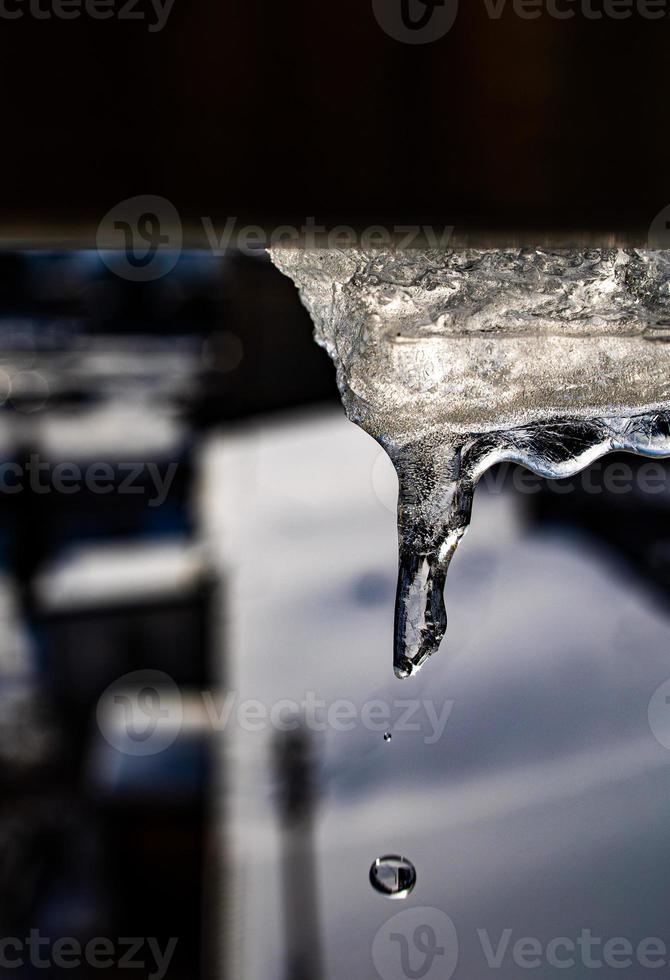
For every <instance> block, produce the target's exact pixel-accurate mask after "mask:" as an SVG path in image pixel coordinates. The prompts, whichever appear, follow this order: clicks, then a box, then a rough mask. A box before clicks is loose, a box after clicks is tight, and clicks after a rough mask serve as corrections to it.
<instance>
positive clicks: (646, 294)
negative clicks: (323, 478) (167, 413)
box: [273, 248, 670, 677]
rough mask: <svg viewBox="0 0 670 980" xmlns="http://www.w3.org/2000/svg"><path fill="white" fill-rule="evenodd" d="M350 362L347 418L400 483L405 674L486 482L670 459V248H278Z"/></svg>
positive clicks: (439, 606) (425, 647)
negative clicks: (497, 472) (492, 471)
mask: <svg viewBox="0 0 670 980" xmlns="http://www.w3.org/2000/svg"><path fill="white" fill-rule="evenodd" d="M273 259H274V261H275V263H276V264H277V266H278V267H279V268H280V269H281V270H282V271H284V272H285V273H286V274H287V275H289V276H291V278H292V279H293V280H294V281H295V283H296V284H297V286H298V287H299V290H300V294H301V297H302V300H303V302H304V304H305V306H306V307H307V308H308V310H309V311H310V313H311V315H312V318H313V320H314V323H315V330H316V339H317V341H318V342H319V343H320V344H322V346H324V347H325V348H326V350H327V351H328V352H329V354H330V355H331V357H332V358H333V361H334V362H335V366H336V368H337V377H338V385H339V388H340V392H341V395H342V400H343V403H344V407H345V410H346V413H347V415H348V416H349V418H350V419H351V420H352V421H354V422H356V423H357V424H358V425H360V426H362V428H364V429H365V430H366V431H367V432H368V433H370V435H372V436H373V437H374V438H375V439H377V440H378V442H379V443H380V445H381V446H382V447H383V448H384V449H385V450H386V452H387V453H388V455H389V457H390V458H391V461H392V462H393V464H394V466H395V469H396V472H397V474H398V481H399V495H398V531H399V534H398V537H399V574H398V587H397V595H396V613H395V640H394V669H395V673H396V674H397V676H399V677H408V676H410V675H411V674H413V673H414V672H416V671H417V670H418V669H419V668H420V667H421V666H422V665H423V664H424V663H425V662H426V660H427V659H428V658H429V657H430V656H431V654H433V653H434V652H435V651H436V650H437V648H438V647H439V645H440V642H441V640H442V638H443V636H444V634H445V631H446V628H447V614H446V608H445V603H444V586H445V581H446V575H447V569H448V567H449V563H450V562H451V559H452V557H453V555H454V552H455V551H456V548H457V546H458V544H459V542H460V540H461V538H462V537H463V535H464V534H465V532H466V530H467V528H468V524H469V522H470V513H471V509H472V502H473V496H474V491H475V487H476V484H477V481H478V480H479V479H480V477H481V476H482V474H483V473H484V472H485V471H486V470H487V469H488V468H489V467H491V466H493V465H494V464H496V463H499V462H502V461H510V462H514V463H518V464H521V465H523V466H526V467H528V468H529V469H530V470H532V471H533V472H534V473H537V474H539V475H540V476H544V477H547V478H552V479H559V478H564V477H570V476H573V475H574V474H575V473H577V472H578V471H579V470H581V469H583V468H584V467H586V466H588V465H589V464H590V463H592V462H593V461H594V460H596V459H597V458H599V457H600V456H602V455H604V454H605V453H607V452H610V451H613V450H624V451H628V452H634V453H640V454H642V455H646V456H667V455H670V251H664V250H652V249H638V248H563V249H540V248H504V249H501V248H489V249H474V248H461V249H458V248H453V249H442V250H427V251H424V250H420V249H411V250H406V251H402V250H388V251H377V252H375V251H362V250H359V249H346V250H342V249H340V250H338V249H316V248H315V249H311V250H308V249H300V248H282V249H274V250H273Z"/></svg>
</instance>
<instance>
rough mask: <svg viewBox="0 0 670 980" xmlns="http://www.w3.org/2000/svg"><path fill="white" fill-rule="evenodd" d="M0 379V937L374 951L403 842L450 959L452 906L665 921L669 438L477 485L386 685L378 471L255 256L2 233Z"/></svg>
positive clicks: (633, 922)
mask: <svg viewBox="0 0 670 980" xmlns="http://www.w3.org/2000/svg"><path fill="white" fill-rule="evenodd" d="M0 400H1V403H2V404H1V407H0V452H1V458H0V504H1V506H0V562H1V577H0V627H1V631H0V779H1V780H2V802H1V803H0V936H2V937H8V936H10V937H26V936H28V935H29V933H30V930H31V929H37V930H39V931H40V934H41V935H43V936H47V937H51V938H52V939H54V938H56V937H76V938H77V939H78V940H79V941H80V942H82V943H85V942H88V941H89V940H90V939H91V938H92V937H100V936H103V937H113V938H115V937H124V936H125V937H154V938H155V939H156V940H157V941H158V942H159V944H160V948H161V949H165V948H166V947H167V945H168V943H169V941H170V939H171V938H175V939H177V940H178V941H177V944H176V946H175V948H174V950H173V955H172V956H171V958H170V962H169V969H168V970H167V973H166V974H165V975H167V976H168V977H170V978H174V980H182V978H183V980H187V978H188V980H193V978H197V977H221V978H229V977H235V978H245V980H246V978H249V980H277V978H286V980H300V978H302V977H309V978H310V980H319V978H320V977H322V978H324V980H326V978H333V980H336V978H341V977H347V978H361V980H363V978H365V980H367V978H369V977H372V976H375V975H376V974H375V969H376V968H378V966H379V964H378V961H373V943H374V939H375V935H376V934H377V931H378V930H379V929H381V928H383V927H384V923H385V922H386V921H387V920H388V919H389V917H390V916H391V915H392V914H393V913H395V912H397V911H398V910H399V906H398V905H397V904H396V903H393V904H392V903H389V902H388V900H387V899H386V898H384V897H382V896H381V895H379V894H378V893H377V892H375V891H374V890H373V889H372V888H371V886H370V883H369V881H368V870H369V868H370V865H371V863H372V862H373V861H374V860H375V858H377V857H380V856H382V855H384V854H402V855H404V856H406V857H407V858H409V859H410V860H411V861H412V862H413V863H414V865H415V867H416V870H417V885H416V888H415V890H414V892H413V893H412V895H411V896H410V898H409V899H408V900H407V901H406V903H405V904H404V905H402V907H404V908H414V907H417V908H420V907H431V908H437V909H441V910H443V911H444V912H446V913H447V914H448V915H449V917H450V918H451V920H452V922H453V923H454V925H455V928H456V930H457V933H458V939H459V963H458V967H457V972H456V973H455V974H454V975H455V976H456V977H457V978H458V977H463V978H467V980H480V978H481V977H484V976H488V975H489V972H490V971H489V969H488V968H487V967H486V964H485V962H484V960H483V955H482V950H481V948H480V946H479V945H478V941H477V930H478V929H486V930H487V931H488V932H489V933H490V935H491V937H492V941H493V942H494V943H496V942H497V941H498V937H499V936H500V935H501V933H502V931H503V930H504V929H506V928H509V929H512V930H513V931H514V939H516V938H520V937H522V936H529V935H530V936H533V937H537V938H538V939H539V940H541V941H542V942H547V941H548V940H550V939H551V938H552V937H557V936H572V937H574V936H575V935H576V934H577V933H578V931H579V930H580V929H585V928H590V929H592V931H593V933H594V934H595V935H598V936H600V937H602V938H603V939H607V938H610V937H615V936H623V937H626V938H627V939H628V940H629V941H630V942H631V943H633V944H635V943H637V942H639V941H640V940H642V939H644V938H646V937H652V936H658V937H661V938H664V939H665V940H666V942H667V943H668V947H669V948H670V937H668V936H667V934H666V932H665V931H664V930H666V929H667V906H668V899H669V898H670V886H669V885H668V882H667V875H666V872H665V869H666V867H667V861H668V859H669V858H670V837H669V835H668V830H667V826H668V825H667V808H668V802H667V801H668V789H669V786H670V784H669V783H668V772H669V771H670V769H669V765H670V718H666V715H667V712H668V711H669V710H670V708H668V707H667V703H668V702H667V699H665V700H664V699H663V698H662V697H661V706H660V708H659V707H658V705H657V706H656V707H653V709H652V710H651V713H649V714H648V712H649V706H650V703H653V704H654V705H656V703H657V702H658V697H659V696H658V695H655V694H654V692H656V691H658V690H659V685H662V684H664V683H665V682H666V681H667V680H668V677H669V676H670V667H669V666H668V660H667V650H668V647H669V644H670V602H669V599H670V532H669V530H668V528H669V524H668V515H669V513H670V489H669V488H670V470H669V469H668V467H667V466H666V464H665V463H662V462H661V463H654V466H655V467H657V470H656V471H655V472H656V477H655V481H656V482H655V484H654V486H655V488H656V489H655V490H654V491H653V492H646V491H644V492H643V491H641V490H640V486H641V485H642V484H641V483H640V481H639V480H637V478H636V474H637V473H638V470H639V467H640V466H641V465H644V464H643V463H641V462H640V461H636V460H635V459H634V458H633V457H622V458H614V459H613V460H610V462H611V463H619V464H621V463H622V462H625V465H626V466H627V467H628V468H629V472H630V474H631V476H630V477H629V481H628V484H626V481H625V479H624V481H623V482H624V485H626V486H627V488H628V489H627V490H626V492H621V491H620V487H621V485H622V484H621V480H620V479H619V481H618V482H614V483H611V484H609V485H608V484H607V481H606V480H605V481H604V478H603V473H604V470H603V467H602V464H596V466H595V467H594V468H593V469H592V471H591V474H590V477H589V479H590V482H587V483H586V484H585V483H581V482H579V481H572V482H573V484H574V486H572V487H565V486H563V485H561V484H558V485H555V486H553V487H549V486H547V485H545V484H541V483H539V484H537V485H535V486H534V489H533V490H532V492H528V491H525V492H524V488H523V487H522V486H521V485H520V484H519V481H518V479H516V477H515V472H516V471H515V470H514V469H513V468H508V469H507V470H501V471H497V472H496V473H494V474H493V478H492V479H491V480H487V481H484V482H483V484H482V485H481V486H480V488H479V489H478V491H477V497H476V501H475V508H474V517H473V524H472V529H471V531H470V533H469V535H468V537H467V538H466V540H465V542H464V543H463V545H462V547H461V549H460V550H459V552H458V555H457V557H456V559H455V560H454V563H453V566H452V569H451V571H450V580H449V584H448V596H447V598H448V610H449V617H450V628H449V633H448V637H447V639H446V641H445V643H444V644H443V649H442V650H441V651H440V653H439V655H438V656H437V657H435V658H433V660H432V661H431V662H430V663H429V664H428V665H427V666H426V667H425V669H424V670H423V671H422V672H421V673H420V674H419V675H418V676H417V677H416V678H413V679H411V680H408V681H405V682H398V681H396V680H395V678H394V677H393V674H392V668H391V644H392V627H393V599H394V590H395V576H396V552H395V549H396V532H395V515H394V507H395V491H396V484H395V476H394V473H393V470H392V467H391V465H390V463H389V462H388V460H387V459H386V457H385V456H384V454H383V453H382V451H381V450H380V448H379V447H378V446H377V445H376V444H375V443H374V442H373V441H372V440H371V439H370V438H369V437H368V436H367V435H365V434H364V433H363V432H362V431H360V430H358V429H357V428H356V427H355V426H353V425H351V424H350V423H349V422H347V421H346V419H345V417H344V415H343V412H342V409H341V407H340V405H339V402H338V399H337V392H336V388H335V382H334V372H333V369H332V366H331V364H330V362H329V360H328V358H327V357H326V355H325V353H324V352H323V351H321V350H320V349H319V348H318V347H317V346H316V345H315V344H314V342H313V340H312V336H311V324H310V322H309V319H308V317H307V315H306V313H305V312H304V310H303V309H302V307H301V306H300V303H299V301H298V298H297V293H296V291H295V290H294V288H293V286H292V284H291V283H290V282H289V281H288V280H287V279H284V278H283V277H282V276H281V275H280V274H279V273H278V272H277V271H276V270H275V269H274V268H273V267H272V266H271V264H270V263H269V261H268V259H267V258H266V257H265V256H263V255H259V256H257V257H251V256H245V255H241V254H238V253H235V252H229V253H228V254H226V255H225V256H223V257H220V258H214V257H212V256H211V255H210V254H208V253H203V252H188V251H187V252H184V253H183V254H182V255H181V257H180V259H179V261H178V262H177V263H176V265H175V267H174V268H173V269H172V271H171V272H169V274H167V275H165V276H163V277H162V278H160V279H157V280H154V281H151V282H147V283H137V282H130V281H127V280H123V279H120V278H118V277H115V276H114V275H113V274H112V273H111V272H110V271H109V270H108V268H107V266H106V265H105V264H104V263H103V262H102V260H101V258H100V256H99V255H98V254H97V253H94V252H91V251H79V252H78V251H71V252H68V253H51V252H39V251H29V252H21V253H12V252H5V253H3V254H2V255H1V256H0ZM593 486H595V487H596V488H600V489H599V490H597V492H594V491H592V489H590V488H591V487H593ZM664 690H665V688H663V689H661V693H662V692H663V691H664ZM667 693H668V695H670V685H669V687H668V690H667ZM653 697H655V698H656V700H655V701H653V702H652V701H651V700H650V699H652V698H653ZM407 699H409V700H410V701H412V702H413V703H414V704H415V711H414V715H413V716H412V717H411V719H410V720H409V727H408V723H407V722H408V720H407V719H405V723H403V721H402V714H403V710H404V709H403V708H402V703H403V702H406V701H407ZM315 702H316V703H321V704H322V705H324V706H325V707H324V708H321V709H319V710H320V711H321V714H320V715H318V718H319V722H318V724H315V723H314V722H313V720H312V721H310V714H309V708H308V707H306V705H307V706H309V704H310V703H311V704H312V706H314V703H315ZM343 702H344V703H346V704H347V705H349V709H350V711H352V710H353V712H354V721H353V724H349V723H347V720H346V715H347V712H346V710H345V713H344V714H345V722H344V724H343V723H342V719H341V718H340V721H339V722H336V723H332V718H331V723H326V724H324V723H323V716H324V715H323V712H324V711H326V712H327V710H328V709H330V708H331V707H332V706H333V705H335V704H338V703H340V704H341V703H343ZM371 702H375V703H377V704H379V703H381V704H382V708H383V707H384V706H385V705H386V706H387V707H388V708H389V710H390V712H391V716H390V717H389V719H388V720H387V721H386V722H384V721H382V722H381V727H380V724H379V722H378V721H377V722H376V723H375V725H374V726H371V725H369V724H363V723H362V722H361V719H362V718H363V717H364V715H363V712H364V710H368V709H366V707H365V706H366V705H368V707H369V705H370V703H371ZM427 704H428V705H429V706H430V707H428V708H427V707H426V705H427ZM249 705H251V706H252V707H251V708H250V707H249ZM664 705H665V707H664ZM352 706H353V708H352ZM417 706H418V707H417ZM242 709H243V710H242ZM273 709H277V712H278V713H277V714H275V715H274V716H273V717H274V720H268V717H269V714H270V713H271V712H272V710H273ZM129 712H130V713H129ZM431 712H432V714H431ZM439 719H442V721H443V723H444V724H441V723H440V724H438V722H439ZM349 721H351V718H349ZM650 721H651V722H652V723H651V724H650ZM412 726H413V727H412ZM387 729H388V730H389V731H390V733H391V734H392V736H393V737H392V739H391V740H390V741H388V740H384V737H383V735H384V731H385V730H387ZM438 938H439V937H438ZM115 941H116V940H115ZM140 958H141V957H140ZM144 958H145V959H148V957H146V956H145V957H144ZM117 966H118V970H117ZM117 966H115V967H110V968H109V970H107V972H108V973H109V974H110V975H115V974H116V972H121V973H124V972H125V971H124V969H123V968H122V967H121V966H119V965H118V964H117ZM638 969H639V968H638ZM16 972H17V971H15V970H14V971H12V970H8V971H6V973H7V975H10V974H11V975H16ZM52 972H54V973H56V974H58V973H59V972H63V973H64V974H65V973H67V974H69V975H70V976H88V975H93V976H99V975H100V970H99V969H92V968H90V967H87V966H82V967H81V968H77V969H68V970H65V969H64V970H62V971H59V970H58V969H56V968H52ZM495 972H496V975H497V976H499V977H502V978H505V980H507V978H508V977H510V978H511V977H516V976H518V966H515V965H514V964H513V963H512V962H511V961H510V960H509V959H508V960H506V961H505V963H504V964H503V966H502V967H501V968H500V969H499V970H496V971H495ZM535 972H536V973H537V975H541V976H556V975H559V974H560V975H561V976H574V977H582V976H583V975H584V973H583V967H582V966H581V965H577V967H575V968H574V969H561V970H560V971H558V972H557V969H556V968H554V967H551V966H546V964H545V967H544V968H542V969H538V970H537V971H535ZM598 972H599V974H600V975H601V976H608V977H609V976H610V975H611V976H615V975H620V974H621V971H620V970H617V969H614V968H612V969H608V968H607V967H604V968H602V969H600V970H599V971H598ZM34 973H37V975H39V967H35V968H33V967H32V966H30V965H26V966H24V967H23V968H22V972H21V975H22V976H23V975H25V976H32V975H33V974H34ZM135 975H137V976H145V975H146V976H151V975H155V971H153V973H152V970H151V969H150V967H149V966H147V967H146V968H145V969H144V972H142V970H140V969H137V970H136V974H135ZM381 975H382V976H383V980H388V978H389V977H391V976H393V974H392V973H391V974H387V975H385V974H384V973H383V971H382V974H381ZM444 975H445V976H446V974H444ZM630 975H635V976H639V975H640V973H639V972H638V973H635V968H633V970H632V971H631V974H630Z"/></svg>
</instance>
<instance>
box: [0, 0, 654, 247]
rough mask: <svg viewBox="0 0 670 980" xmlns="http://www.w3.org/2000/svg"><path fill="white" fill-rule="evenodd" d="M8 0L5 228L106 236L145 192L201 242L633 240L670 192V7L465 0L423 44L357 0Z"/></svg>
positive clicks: (0, 193)
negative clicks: (418, 229) (388, 26)
mask: <svg viewBox="0 0 670 980" xmlns="http://www.w3.org/2000/svg"><path fill="white" fill-rule="evenodd" d="M32 2H33V3H34V4H37V5H38V6H39V7H40V8H43V9H46V10H47V12H48V11H49V10H50V9H51V8H52V3H51V0H32ZM54 2H56V0H54ZM130 2H132V0H130ZM5 6H6V7H7V8H9V9H10V10H11V11H12V12H13V11H15V10H19V11H23V13H24V16H23V17H20V18H18V19H12V20H7V19H2V18H1V17H0V26H1V27H2V30H0V80H1V82H2V87H3V90H4V91H5V92H6V93H7V99H6V103H7V104H6V106H5V112H4V118H3V139H4V142H5V145H6V146H7V147H8V148H9V150H8V152H6V153H3V154H2V158H1V159H0V232H1V234H2V238H3V240H4V241H6V242H11V241H17V242H22V243H23V244H25V245H35V244H37V243H38V242H40V241H42V242H44V241H46V242H47V243H53V244H54V247H58V244H60V245H62V244H63V243H66V242H67V243H79V244H89V245H90V244H92V242H93V240H94V237H95V229H96V227H97V225H98V223H99V222H100V220H101V218H102V216H103V215H104V214H106V213H107V211H108V210H109V209H110V208H111V207H113V206H114V205H115V204H117V202H119V201H121V200H124V199H126V198H128V197H131V196H133V195H136V194H158V195H161V196H163V197H166V198H167V199H168V200H170V201H172V202H173V204H174V205H175V207H176V208H177V209H178V211H179V212H180V214H181V215H182V220H183V222H184V225H185V228H186V229H187V232H188V236H189V238H190V240H191V243H192V244H195V245H200V246H204V245H205V244H206V243H205V241H204V233H203V230H202V226H201V224H200V218H201V217H202V216H203V215H207V216H210V217H212V219H213V220H214V223H215V224H216V225H217V226H221V225H223V224H225V221H226V219H227V218H228V217H229V216H231V215H234V216H236V217H238V218H239V219H240V221H241V222H242V223H243V224H244V223H249V222H255V223H257V224H260V225H262V226H265V227H274V226H276V225H277V224H282V223H284V222H289V223H291V224H296V223H297V224H301V223H302V222H303V221H304V219H305V217H307V216H309V215H313V216H314V217H316V219H317V220H318V221H319V222H320V223H326V224H329V225H331V226H332V225H336V224H338V223H340V222H346V223H349V224H354V225H357V226H365V225H368V224H370V223H377V222H382V223H384V224H389V223H391V224H395V223H405V222H411V223H414V222H429V223H432V224H455V225H457V227H458V228H460V229H461V230H462V231H467V230H468V229H470V228H477V229H480V230H481V231H483V232H491V231H492V230H493V229H496V228H504V229H525V228H528V227H531V228H533V229H535V230H536V231H539V232H546V231H547V230H549V229H553V228H560V229H566V228H567V229H568V230H570V231H572V230H578V231H579V230H583V231H591V232H594V231H604V232H607V231H611V232H627V233H630V234H633V233H636V232H640V231H642V233H644V231H645V230H646V229H647V228H648V227H649V224H650V222H651V220H652V218H653V217H654V215H656V214H657V212H658V211H659V210H661V208H664V207H666V206H667V205H668V204H669V203H670V192H669V188H668V173H669V172H670V125H669V122H670V119H669V113H670V107H669V106H670V103H669V101H668V99H667V98H666V97H665V95H666V92H667V85H668V82H667V72H666V54H667V47H668V41H669V38H670V18H669V17H668V12H667V9H666V8H665V6H664V4H663V3H662V2H661V4H660V5H659V4H658V3H654V0H652V3H651V5H650V9H651V13H652V15H653V16H651V17H645V16H640V15H638V14H637V13H636V12H634V11H633V9H632V8H629V9H628V10H626V9H623V10H622V9H621V8H620V7H617V8H616V10H615V14H614V15H613V16H603V9H602V8H603V0H583V2H581V0H580V3H579V4H578V3H577V2H576V0H558V3H557V9H558V10H559V12H560V13H562V14H565V11H566V9H567V11H568V14H569V13H570V12H572V13H574V14H575V16H573V17H569V16H568V17H567V18H566V17H565V16H561V17H560V18H559V17H552V16H550V15H549V14H548V13H547V12H546V11H545V12H544V13H542V12H540V11H538V10H537V9H532V8H533V7H534V5H533V4H530V5H527V6H526V7H525V8H524V9H525V11H526V12H527V11H528V9H529V7H530V8H531V10H530V13H531V16H530V17H522V16H517V13H516V11H515V9H514V8H513V5H512V2H511V0H508V2H506V3H504V4H503V3H498V2H496V3H492V2H491V0H489V2H488V3H486V2H484V0H478V2H476V3H471V2H466V0H461V2H460V9H459V11H458V16H457V17H456V20H455V23H454V24H453V26H452V27H451V29H450V30H449V32H448V33H447V34H446V35H445V36H444V37H441V38H439V39H438V40H436V41H435V42H433V43H427V44H403V43H399V41H398V40H397V39H396V38H394V37H392V36H390V35H389V33H387V32H385V30H383V29H382V27H381V26H380V24H379V22H378V20H377V18H376V16H375V11H374V8H373V4H372V2H367V3H361V2H360V0H338V2H337V3H330V4H323V3H322V4H314V3H312V2H310V0H295V2H293V3H291V4H289V5H277V4H273V3H263V2H256V3H250V2H249V0H226V2H225V3H221V2H220V0H198V3H197V4H194V3H184V2H181V0H176V2H174V4H172V5H169V7H168V8H167V10H166V13H167V16H166V18H165V20H164V23H163V26H162V29H161V30H156V31H152V30H150V27H156V26H157V25H158V24H159V23H160V21H159V17H158V15H157V14H156V13H155V12H154V10H153V6H154V5H153V4H152V3H150V2H149V0H138V2H135V3H134V5H133V7H132V12H133V17H135V18H137V17H139V19H123V18H121V16H120V11H121V9H122V8H124V7H125V6H126V0H117V3H116V4H114V5H113V7H114V9H115V10H116V11H117V16H113V17H111V18H109V19H102V20H96V19H94V18H92V17H91V16H85V15H84V14H83V13H81V11H80V16H79V17H78V18H74V19H69V18H68V19H59V18H58V17H56V16H52V17H51V18H48V17H46V18H44V17H43V18H42V19H37V18H36V17H34V16H29V15H28V13H27V0H6V2H5ZM378 7H379V3H378ZM3 9H4V8H3ZM419 9H420V8H419ZM491 9H493V10H494V11H497V15H496V16H491V15H490V10H491ZM74 12H76V11H74ZM70 13H73V11H70ZM538 13H540V16H535V15H536V14H538ZM594 14H595V16H594Z"/></svg>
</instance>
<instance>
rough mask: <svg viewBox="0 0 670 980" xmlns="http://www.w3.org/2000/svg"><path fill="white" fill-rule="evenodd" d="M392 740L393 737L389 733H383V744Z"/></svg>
mask: <svg viewBox="0 0 670 980" xmlns="http://www.w3.org/2000/svg"><path fill="white" fill-rule="evenodd" d="M392 738H393V735H392V734H391V732H384V741H385V742H390V741H391V739H392Z"/></svg>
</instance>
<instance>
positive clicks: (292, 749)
mask: <svg viewBox="0 0 670 980" xmlns="http://www.w3.org/2000/svg"><path fill="white" fill-rule="evenodd" d="M296 724H298V727H297V728H296V729H295V730H294V731H289V732H284V733H282V734H280V735H278V736H277V739H276V742H275V767H276V774H277V780H278V802H279V811H280V818H281V829H282V843H281V846H282V862H281V868H282V892H283V900H282V910H283V916H284V932H285V937H286V962H285V966H284V971H283V972H284V978H285V980H319V978H320V977H321V975H322V962H321V955H322V954H321V934H320V930H321V925H320V922H319V904H318V887H317V872H316V867H315V862H314V848H315V845H314V812H315V807H316V802H317V787H316V783H315V772H314V769H315V761H316V760H315V747H314V744H313V741H312V737H311V736H310V733H309V732H308V731H307V729H306V728H303V727H302V726H300V725H299V723H298V722H296Z"/></svg>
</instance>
